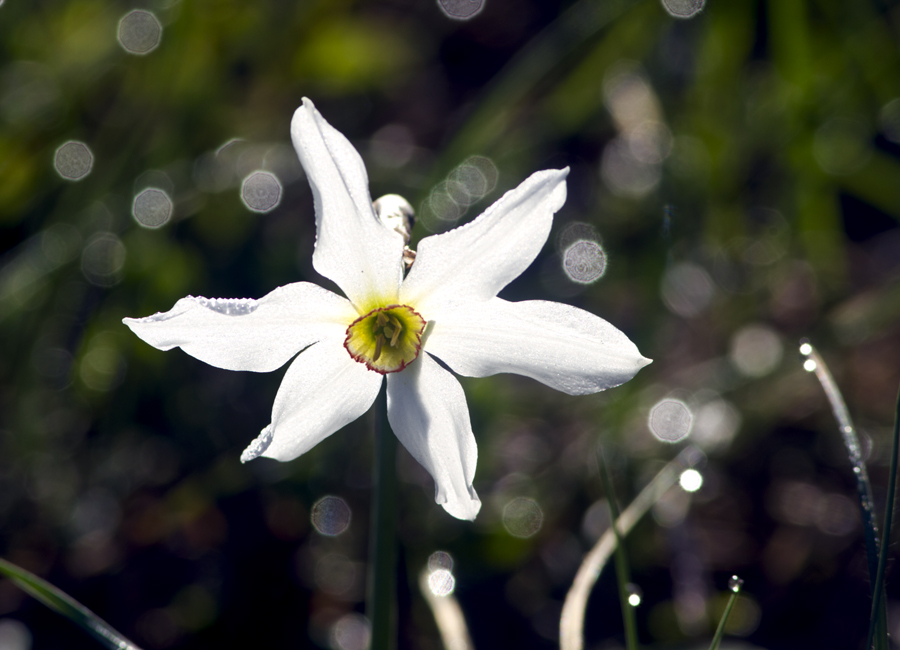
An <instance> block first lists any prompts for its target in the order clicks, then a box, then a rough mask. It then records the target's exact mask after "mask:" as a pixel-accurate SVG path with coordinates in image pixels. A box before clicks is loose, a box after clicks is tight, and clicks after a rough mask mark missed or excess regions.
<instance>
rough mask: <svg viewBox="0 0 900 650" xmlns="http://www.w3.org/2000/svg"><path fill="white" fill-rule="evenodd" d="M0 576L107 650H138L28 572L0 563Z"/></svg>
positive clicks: (98, 619)
mask: <svg viewBox="0 0 900 650" xmlns="http://www.w3.org/2000/svg"><path fill="white" fill-rule="evenodd" d="M0 575H2V576H4V577H6V578H9V580H10V581H12V583H13V584H15V585H16V586H17V587H19V588H20V589H21V590H22V591H24V592H26V593H27V594H29V595H30V596H32V597H34V598H35V599H37V600H39V601H41V602H42V603H44V605H46V606H47V607H49V608H50V609H52V610H53V611H55V612H57V613H59V614H62V615H63V616H65V617H66V618H68V619H69V620H71V621H73V622H74V623H76V624H78V625H80V626H81V627H83V628H84V629H85V630H87V631H88V632H90V634H91V635H92V636H94V638H96V639H97V640H98V641H100V643H102V644H103V645H105V646H106V647H107V648H111V649H112V650H140V648H138V646H136V645H134V644H133V643H132V642H131V641H129V640H128V639H126V638H125V637H124V636H122V635H121V634H120V633H119V632H117V631H116V630H114V629H113V628H112V627H111V626H110V625H109V624H108V623H107V622H106V621H104V620H103V619H102V618H100V617H99V616H97V615H96V614H94V612H92V611H91V610H89V609H88V608H87V607H85V606H84V605H82V604H81V603H79V602H78V601H77V600H75V599H74V598H72V597H71V596H69V595H68V594H66V593H64V592H62V591H60V590H59V589H57V588H56V587H54V586H53V585H51V584H50V583H49V582H47V581H46V580H44V579H42V578H39V577H37V576H36V575H34V574H33V573H31V572H30V571H26V570H25V569H23V568H22V567H20V566H16V565H15V564H13V563H12V562H7V561H6V560H3V559H0Z"/></svg>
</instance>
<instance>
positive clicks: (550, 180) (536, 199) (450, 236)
mask: <svg viewBox="0 0 900 650" xmlns="http://www.w3.org/2000/svg"><path fill="white" fill-rule="evenodd" d="M568 173H569V169H568V168H566V169H562V170H558V169H549V170H546V171H542V172H537V173H536V174H532V175H531V176H530V177H528V178H527V179H526V180H525V181H524V182H523V183H522V184H521V185H519V187H517V188H516V189H514V190H512V191H510V192H507V193H506V194H504V195H503V196H502V197H501V198H500V200H499V201H497V202H496V203H494V204H493V205H492V206H491V207H490V208H488V209H487V210H486V211H485V212H484V214H482V215H481V216H479V217H478V218H477V219H475V220H474V221H472V222H471V223H468V224H466V225H464V226H460V227H459V228H456V229H454V230H451V231H450V232H446V233H443V234H441V235H433V236H431V237H426V238H425V239H423V240H422V241H421V242H419V246H418V249H417V250H416V262H415V264H413V266H412V268H411V269H410V271H409V275H408V276H407V277H406V280H405V281H404V282H403V286H402V287H401V288H400V301H401V303H403V304H406V305H413V306H414V307H415V309H416V310H417V311H418V312H419V313H420V314H422V315H423V316H424V317H425V318H426V319H427V320H431V319H432V318H435V317H436V316H437V315H438V314H439V313H440V311H441V310H442V309H444V308H449V307H452V306H453V305H455V304H462V303H465V302H469V301H472V300H475V301H482V300H488V299H490V298H493V297H494V296H496V295H497V293H498V292H499V291H500V289H502V288H503V287H505V286H506V285H507V284H509V283H510V282H511V281H512V280H513V279H515V278H517V277H518V276H519V275H520V274H521V273H522V271H524V270H525V269H527V268H528V266H529V265H530V264H531V263H532V262H533V261H534V258H535V257H537V254H538V253H539V252H540V250H541V248H542V247H543V246H544V242H546V241H547V235H548V234H549V233H550V226H551V225H552V223H553V214H554V213H555V212H556V211H557V210H559V209H560V207H562V204H563V203H565V200H566V182H565V181H566V176H567V175H568Z"/></svg>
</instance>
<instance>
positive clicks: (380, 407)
mask: <svg viewBox="0 0 900 650" xmlns="http://www.w3.org/2000/svg"><path fill="white" fill-rule="evenodd" d="M385 383H386V382H385ZM374 413H375V420H374V423H375V471H374V477H373V478H374V483H375V485H374V490H373V492H372V518H371V525H370V527H369V584H368V593H367V594H366V615H367V616H368V617H369V621H370V622H371V623H372V642H371V644H370V646H369V647H370V648H371V649H372V650H390V649H391V648H394V647H395V645H396V638H395V636H396V634H395V620H396V619H395V614H394V602H395V600H396V578H395V574H396V565H397V549H396V545H397V510H396V503H397V472H396V458H397V438H395V437H394V434H393V432H392V431H391V428H390V426H389V425H388V421H387V392H386V386H382V388H381V392H380V393H379V394H378V399H376V400H375V409H374Z"/></svg>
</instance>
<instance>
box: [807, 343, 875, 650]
mask: <svg viewBox="0 0 900 650" xmlns="http://www.w3.org/2000/svg"><path fill="white" fill-rule="evenodd" d="M800 354H801V355H803V356H804V357H805V358H806V361H804V362H803V368H804V369H805V370H806V371H807V372H813V373H815V375H816V379H818V380H819V383H820V384H821V385H822V390H823V391H825V396H826V397H827V398H828V402H829V403H830V404H831V411H832V413H834V419H835V420H837V424H838V429H839V430H840V432H841V436H842V437H843V439H844V446H845V447H846V448H847V454H848V456H849V457H850V464H851V465H853V474H854V475H855V476H856V491H857V494H858V495H859V510H860V514H861V516H862V522H863V533H864V537H865V543H866V560H867V564H868V568H869V582H870V584H871V585H872V604H873V606H874V605H876V604H877V605H878V609H877V610H873V612H874V614H873V616H874V618H873V620H872V621H871V622H870V627H873V626H874V627H875V628H876V629H875V632H874V640H875V641H876V642H877V645H876V646H875V647H876V648H878V650H888V642H887V608H886V605H885V602H886V599H885V598H884V595H883V594H882V593H878V595H876V592H875V589H880V590H881V591H884V583H883V581H880V580H879V579H878V563H879V561H878V555H879V552H878V551H879V535H878V524H876V523H875V505H874V502H873V501H872V484H871V483H870V482H869V473H868V472H867V471H866V464H865V462H864V461H863V457H862V447H861V446H860V444H859V437H858V436H857V435H856V427H854V426H853V421H852V420H851V419H850V412H849V411H848V410H847V404H846V402H844V397H843V396H842V395H841V391H840V389H839V388H838V386H837V383H836V382H835V381H834V377H832V375H831V372H830V371H829V370H828V366H827V365H826V364H825V360H824V359H822V357H821V356H820V355H819V353H818V352H817V351H816V349H815V348H814V347H813V345H812V344H811V343H810V342H809V341H808V340H807V339H803V340H801V341H800ZM879 585H880V587H879ZM868 647H869V648H871V646H868Z"/></svg>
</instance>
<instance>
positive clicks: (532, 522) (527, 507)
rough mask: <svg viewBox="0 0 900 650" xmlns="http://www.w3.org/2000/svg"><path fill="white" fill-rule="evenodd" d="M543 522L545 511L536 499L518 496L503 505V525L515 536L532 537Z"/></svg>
mask: <svg viewBox="0 0 900 650" xmlns="http://www.w3.org/2000/svg"><path fill="white" fill-rule="evenodd" d="M543 523H544V512H543V511H542V510H541V507H540V506H539V505H538V504H537V502H536V501H535V500H534V499H527V498H525V497H516V498H515V499H513V500H512V501H510V502H509V503H507V504H506V505H505V506H504V507H503V526H504V527H505V528H506V530H507V532H508V533H509V534H510V535H512V536H513V537H521V538H523V539H525V538H528V537H531V536H532V535H534V534H535V533H537V532H538V531H539V530H540V529H541V526H542V525H543Z"/></svg>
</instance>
